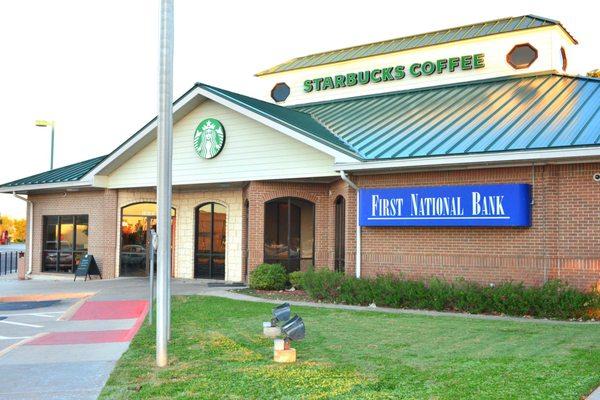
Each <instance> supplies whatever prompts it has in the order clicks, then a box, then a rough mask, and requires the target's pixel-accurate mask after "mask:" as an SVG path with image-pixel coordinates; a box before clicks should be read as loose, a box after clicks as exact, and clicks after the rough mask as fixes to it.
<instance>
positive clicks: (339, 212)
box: [334, 196, 346, 272]
mask: <svg viewBox="0 0 600 400" xmlns="http://www.w3.org/2000/svg"><path fill="white" fill-rule="evenodd" d="M334 258H335V260H334V269H335V271H337V272H344V271H345V270H346V201H345V200H344V198H343V197H342V196H338V197H337V199H336V200H335V254H334Z"/></svg>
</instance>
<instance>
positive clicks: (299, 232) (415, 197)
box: [0, 16, 600, 290]
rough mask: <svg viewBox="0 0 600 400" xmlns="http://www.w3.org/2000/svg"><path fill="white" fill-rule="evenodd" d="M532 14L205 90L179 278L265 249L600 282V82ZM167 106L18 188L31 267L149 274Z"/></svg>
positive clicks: (191, 116) (185, 159) (190, 153)
mask: <svg viewBox="0 0 600 400" xmlns="http://www.w3.org/2000/svg"><path fill="white" fill-rule="evenodd" d="M576 43H577V42H576V41H575V39H574V38H573V37H572V36H571V35H570V33H569V32H568V31H566V30H565V29H564V27H563V26H562V25H561V24H560V23H558V22H556V21H552V20H548V19H544V18H540V17H536V16H522V17H515V18H506V19H500V20H495V21H490V22H484V23H478V24H473V25H469V26H464V27H457V28H450V29H447V30H444V31H440V32H430V33H425V34H420V35H414V36H411V37H405V38H398V39H392V40H387V41H383V42H378V43H372V44H367V45H359V46H355V47H352V48H347V49H340V50H335V51H331V52H326V53H320V54H313V55H309V56H304V57H299V58H296V59H294V60H291V61H288V62H285V63H282V64H280V65H277V66H275V67H273V68H271V69H268V70H266V71H263V72H260V73H258V74H257V76H258V78H259V79H260V80H261V82H262V83H263V86H264V88H265V90H264V93H265V96H264V97H265V99H257V98H253V97H248V96H245V95H241V94H238V93H235V92H231V91H228V90H224V89H220V88H216V87H213V86H210V85H206V84H202V83H197V84H195V85H194V86H193V87H192V88H191V89H190V90H189V91H188V92H187V93H185V94H184V95H183V96H181V97H180V98H179V99H178V100H176V101H175V103H174V129H173V132H174V133H173V149H174V150H173V152H174V154H173V209H172V212H171V215H172V217H171V221H172V237H173V238H172V243H171V248H172V275H173V276H175V277H182V278H210V279H223V280H227V281H236V282H237V281H245V280H247V276H248V271H250V270H252V269H253V268H255V267H256V266H257V265H258V264H260V263H262V262H278V263H282V264H284V265H285V266H286V267H287V268H288V270H290V271H292V270H298V269H305V268H307V267H309V266H311V265H314V266H318V267H328V268H332V269H336V270H339V271H343V272H345V273H347V274H353V275H354V274H355V275H356V276H359V277H364V276H374V275H377V274H387V273H396V274H398V273H400V274H403V275H404V276H406V277H409V278H427V277H431V276H438V277H442V278H445V279H454V278H458V277H462V278H465V279H468V280H473V281H477V282H480V283H485V284H489V283H498V282H502V281H507V280H512V281H522V282H524V283H525V284H528V285H540V284H542V283H543V282H545V281H546V280H548V279H553V278H560V279H562V280H565V281H568V282H569V283H571V284H572V285H574V286H576V287H578V288H580V289H583V290H587V289H590V288H591V287H594V286H595V285H596V284H597V283H598V281H599V280H600V221H599V217H600V112H599V110H600V80H598V79H594V78H586V77H581V76H571V75H568V74H567V68H568V61H567V57H568V54H569V52H570V50H571V49H572V46H573V45H575V44H576ZM156 122H157V121H156V119H153V120H152V121H150V122H149V123H148V124H146V125H145V126H144V127H142V128H141V129H140V130H139V131H138V132H136V133H135V134H133V135H132V136H131V137H130V138H129V139H128V140H127V141H125V142H124V143H123V144H122V145H120V146H119V147H118V148H116V149H115V150H114V151H113V152H111V153H110V154H108V155H104V156H101V157H97V158H94V159H91V160H86V161H83V162H81V163H77V164H74V165H69V166H66V167H62V168H58V169H54V170H51V171H47V172H45V173H42V174H38V175H35V176H31V177H27V178H23V179H20V180H18V181H14V182H9V183H6V184H4V185H2V186H0V192H4V193H12V192H14V193H16V194H25V195H27V199H28V204H29V205H28V212H29V213H28V219H29V228H28V229H29V235H28V237H30V238H32V239H31V240H29V241H28V244H27V247H28V248H27V262H28V265H29V268H30V272H31V273H33V274H40V273H72V272H73V271H74V269H75V268H76V267H77V265H78V263H79V261H80V260H81V257H82V256H83V255H85V254H92V255H94V258H95V259H96V261H97V263H98V265H99V267H100V269H101V271H102V275H103V277H104V278H113V277H117V276H143V275H146V274H147V273H148V260H149V252H150V251H151V250H150V249H151V246H150V243H149V241H150V234H149V232H150V231H151V230H152V229H154V227H155V225H156V205H155V199H156V192H155V185H156V175H157V163H156V161H157V155H156V149H157V147H156V146H157V144H156V129H157V123H156Z"/></svg>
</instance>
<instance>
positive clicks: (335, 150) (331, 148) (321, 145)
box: [199, 84, 361, 160]
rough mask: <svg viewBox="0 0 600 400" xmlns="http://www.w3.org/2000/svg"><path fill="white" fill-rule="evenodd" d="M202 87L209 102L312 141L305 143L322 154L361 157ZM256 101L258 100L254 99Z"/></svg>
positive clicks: (294, 136) (357, 158) (288, 133)
mask: <svg viewBox="0 0 600 400" xmlns="http://www.w3.org/2000/svg"><path fill="white" fill-rule="evenodd" d="M199 85H202V87H201V90H202V91H203V95H204V96H205V97H207V98H209V99H211V100H214V101H216V102H218V103H220V104H222V105H224V106H226V107H229V108H231V109H233V110H235V111H237V112H239V113H240V114H243V115H246V116H247V117H249V118H252V119H254V120H256V121H258V122H261V123H263V124H265V125H267V126H270V127H271V128H273V129H276V130H278V131H280V132H282V133H285V134H287V135H288V136H291V137H292V138H294V139H297V140H299V141H301V142H304V143H306V139H307V138H308V139H309V140H311V141H314V143H312V144H310V143H306V144H308V145H309V146H312V147H315V148H317V150H320V151H322V152H324V153H327V154H329V155H331V156H333V157H336V158H340V159H344V158H350V159H353V160H359V159H361V157H359V156H358V154H356V153H351V152H349V151H348V150H347V149H344V148H342V147H339V146H336V145H335V144H333V143H331V142H328V141H326V140H324V139H321V138H319V137H317V136H316V135H314V134H313V133H312V132H309V131H307V130H305V129H302V128H299V127H297V126H293V125H291V124H289V123H287V122H286V121H283V120H281V119H279V118H277V117H274V116H272V115H269V114H268V113H266V112H262V111H260V110H257V109H256V108H254V107H252V106H249V105H246V104H244V103H243V102H241V101H239V100H236V99H234V98H232V97H230V96H228V95H227V94H225V93H219V92H218V90H219V88H215V87H214V86H210V85H205V84H199ZM207 89H208V92H210V93H214V94H215V95H216V96H219V97H220V98H221V99H224V101H225V103H227V104H225V103H224V101H223V100H221V101H218V100H216V99H215V98H213V97H212V96H210V95H206V93H205V92H206V91H207ZM211 89H213V90H215V89H216V91H214V92H213V90H211ZM255 100H258V99H255ZM268 104H269V105H271V106H277V107H282V106H278V105H276V104H271V103H268ZM282 108H285V109H286V110H288V111H294V112H299V113H302V114H305V115H306V116H307V117H309V118H311V119H313V120H314V121H315V122H317V123H319V125H321V126H322V124H321V123H320V122H319V121H318V120H316V119H315V118H314V117H313V116H312V115H310V114H308V113H303V112H301V111H298V110H295V109H293V108H288V107H282ZM252 114H258V115H257V116H253V115H252ZM323 128H324V129H326V130H327V131H329V132H330V130H329V129H327V128H326V127H323ZM298 133H299V134H300V136H298ZM331 134H332V135H334V136H336V135H335V134H334V133H331ZM336 138H338V140H341V139H340V138H339V137H337V136H336ZM348 147H349V148H352V146H350V145H348Z"/></svg>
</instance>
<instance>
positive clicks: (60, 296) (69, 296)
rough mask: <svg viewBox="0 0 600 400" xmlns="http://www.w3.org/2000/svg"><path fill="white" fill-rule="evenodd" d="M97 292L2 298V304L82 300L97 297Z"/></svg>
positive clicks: (0, 299) (0, 300)
mask: <svg viewBox="0 0 600 400" xmlns="http://www.w3.org/2000/svg"><path fill="white" fill-rule="evenodd" d="M95 294H96V292H79V293H77V292H76V293H50V294H27V295H20V296H6V297H0V303H13V302H21V301H47V300H64V299H80V298H87V297H90V296H93V295H95Z"/></svg>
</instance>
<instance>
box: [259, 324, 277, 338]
mask: <svg viewBox="0 0 600 400" xmlns="http://www.w3.org/2000/svg"><path fill="white" fill-rule="evenodd" d="M263 335H265V336H266V337H268V338H276V337H277V336H279V335H281V328H279V327H278V326H269V327H264V328H263Z"/></svg>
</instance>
